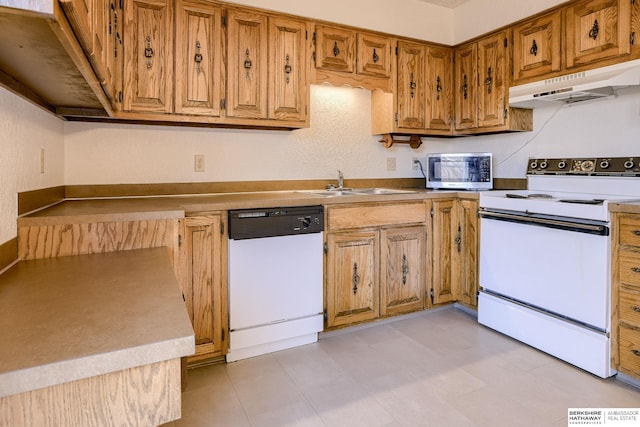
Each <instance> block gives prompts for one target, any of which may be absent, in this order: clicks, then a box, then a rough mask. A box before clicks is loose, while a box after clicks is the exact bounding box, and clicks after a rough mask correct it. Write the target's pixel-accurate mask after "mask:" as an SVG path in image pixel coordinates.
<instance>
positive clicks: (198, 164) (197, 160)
mask: <svg viewBox="0 0 640 427" xmlns="http://www.w3.org/2000/svg"><path fill="white" fill-rule="evenodd" d="M193 171H194V172H204V154H195V155H194V156H193Z"/></svg>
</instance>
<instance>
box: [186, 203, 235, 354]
mask: <svg viewBox="0 0 640 427" xmlns="http://www.w3.org/2000/svg"><path fill="white" fill-rule="evenodd" d="M226 223H227V216H226V213H224V212H219V213H214V214H207V215H203V216H197V217H188V218H184V219H183V220H181V221H180V236H181V238H180V243H179V251H178V252H179V263H178V268H177V276H178V282H179V283H180V288H181V291H182V296H183V298H184V301H185V304H186V306H187V312H188V314H189V318H190V320H191V324H192V325H193V330H194V333H195V340H196V353H195V355H194V356H191V357H189V363H190V364H195V363H197V362H199V361H202V360H204V359H211V358H216V357H222V356H224V355H225V354H226V353H227V349H228V347H229V340H228V329H229V326H228V317H229V316H228V314H227V313H228V304H227V295H228V290H227V255H226V254H227V236H226V234H225V233H226V230H227V226H226Z"/></svg>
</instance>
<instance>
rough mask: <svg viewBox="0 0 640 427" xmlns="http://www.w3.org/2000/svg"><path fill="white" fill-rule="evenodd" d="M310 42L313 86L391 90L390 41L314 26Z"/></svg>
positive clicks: (337, 28) (377, 36) (389, 39)
mask: <svg viewBox="0 0 640 427" xmlns="http://www.w3.org/2000/svg"><path fill="white" fill-rule="evenodd" d="M313 41H314V46H315V51H314V58H315V59H314V63H315V68H314V78H313V82H316V83H322V82H329V83H334V84H336V85H343V84H347V85H351V86H353V87H364V88H366V89H371V90H373V89H382V90H384V91H390V90H391V89H390V86H389V84H390V83H389V80H390V77H391V60H392V56H391V49H392V38H391V37H389V36H386V35H380V34H376V33H371V32H366V31H356V30H354V29H351V28H346V27H340V26H333V25H321V24H316V26H315V31H314V36H313Z"/></svg>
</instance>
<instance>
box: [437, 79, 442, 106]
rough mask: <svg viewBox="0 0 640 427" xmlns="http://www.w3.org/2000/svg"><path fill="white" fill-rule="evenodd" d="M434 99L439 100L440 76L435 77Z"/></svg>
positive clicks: (440, 90) (440, 89)
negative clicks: (435, 93)
mask: <svg viewBox="0 0 640 427" xmlns="http://www.w3.org/2000/svg"><path fill="white" fill-rule="evenodd" d="M436 92H437V95H436V99H437V100H440V92H442V82H441V81H440V76H437V77H436Z"/></svg>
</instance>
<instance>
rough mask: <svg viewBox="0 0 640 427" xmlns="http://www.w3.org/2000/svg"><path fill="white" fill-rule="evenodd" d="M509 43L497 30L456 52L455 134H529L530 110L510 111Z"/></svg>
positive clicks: (514, 109)
mask: <svg viewBox="0 0 640 427" xmlns="http://www.w3.org/2000/svg"><path fill="white" fill-rule="evenodd" d="M508 47H509V40H508V36H507V31H506V30H505V31H500V32H497V33H494V34H491V35H489V36H486V37H483V38H481V39H480V40H477V41H474V42H471V43H467V44H464V45H462V46H460V47H458V48H457V49H456V54H455V55H456V64H455V88H456V90H455V108H456V122H455V123H456V125H455V128H456V131H458V132H460V133H482V132H503V131H530V130H532V129H533V116H532V114H531V110H525V109H519V108H510V107H509V106H508V89H509V83H510V80H509V73H508V71H509V70H508V64H509V48H508Z"/></svg>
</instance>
